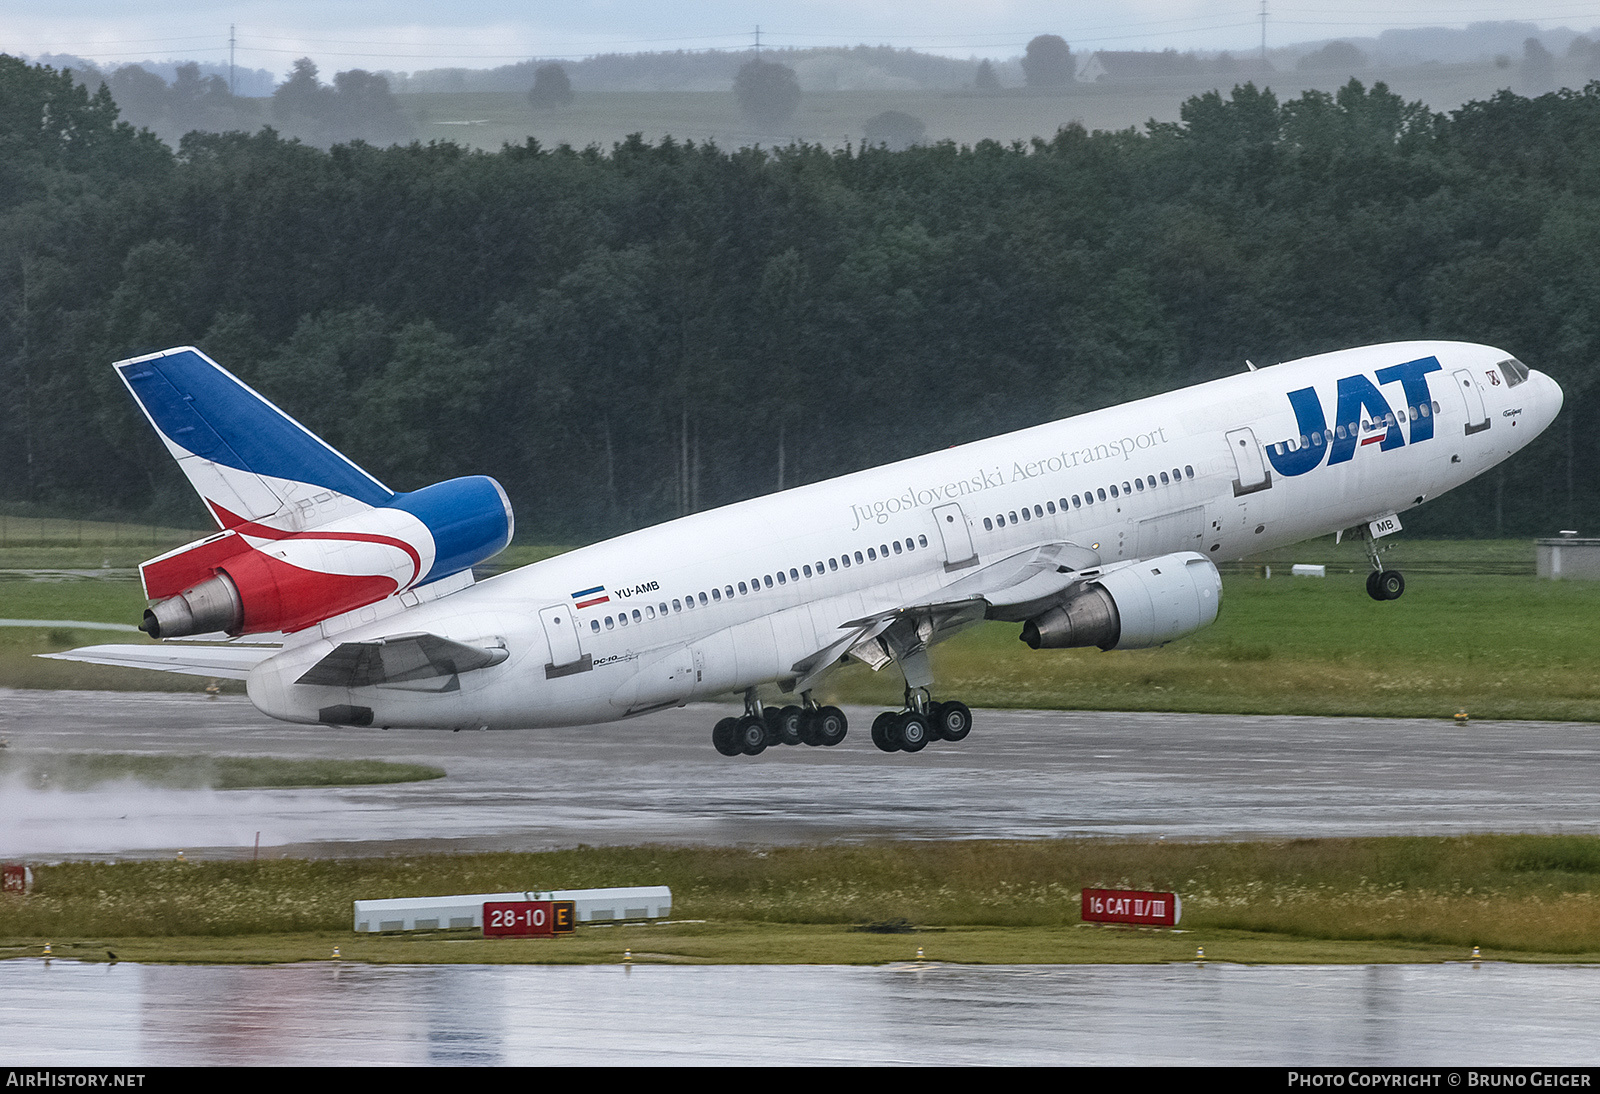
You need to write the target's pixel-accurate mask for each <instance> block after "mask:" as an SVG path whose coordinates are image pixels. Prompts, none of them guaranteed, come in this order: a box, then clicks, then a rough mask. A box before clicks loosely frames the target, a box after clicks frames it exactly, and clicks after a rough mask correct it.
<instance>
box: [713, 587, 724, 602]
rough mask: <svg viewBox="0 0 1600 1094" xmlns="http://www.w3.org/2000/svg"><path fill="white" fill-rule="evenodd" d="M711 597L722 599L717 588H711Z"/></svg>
mask: <svg viewBox="0 0 1600 1094" xmlns="http://www.w3.org/2000/svg"><path fill="white" fill-rule="evenodd" d="M711 599H712V600H721V599H722V593H721V592H720V591H719V590H717V589H712V590H711Z"/></svg>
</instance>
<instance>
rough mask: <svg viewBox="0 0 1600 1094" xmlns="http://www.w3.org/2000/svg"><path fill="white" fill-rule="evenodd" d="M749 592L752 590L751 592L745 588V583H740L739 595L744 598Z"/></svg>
mask: <svg viewBox="0 0 1600 1094" xmlns="http://www.w3.org/2000/svg"><path fill="white" fill-rule="evenodd" d="M749 591H750V590H749V589H748V588H746V587H745V583H744V582H742V581H741V582H739V595H740V596H744V595H745V594H747V593H748V592H749Z"/></svg>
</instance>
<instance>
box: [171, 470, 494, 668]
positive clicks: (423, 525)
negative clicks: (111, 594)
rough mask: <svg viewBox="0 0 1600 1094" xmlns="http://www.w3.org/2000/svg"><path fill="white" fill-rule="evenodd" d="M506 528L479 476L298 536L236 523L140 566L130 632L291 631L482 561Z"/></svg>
mask: <svg viewBox="0 0 1600 1094" xmlns="http://www.w3.org/2000/svg"><path fill="white" fill-rule="evenodd" d="M267 519H270V518H267ZM513 530H514V518H513V516H512V513H511V503H510V501H509V500H508V499H507V498H506V494H505V491H504V490H502V489H501V487H500V484H499V483H497V482H496V481H495V480H494V479H491V478H488V477H487V476H483V475H474V476H470V477H467V478H459V479H449V480H447V481H445V482H441V483H435V484H434V485H432V486H429V487H426V488H424V489H422V490H417V491H414V492H412V493H409V494H395V495H393V496H392V497H390V498H389V500H387V501H385V502H384V503H383V504H381V505H376V506H373V507H372V508H369V509H365V510H364V511H362V512H358V513H354V514H351V515H347V516H341V517H338V518H337V519H335V520H332V521H330V522H329V523H327V524H324V525H320V526H317V527H314V528H309V529H305V530H301V531H288V530H285V529H282V528H277V527H273V526H272V524H271V523H267V522H266V520H263V521H261V522H257V521H249V520H245V521H241V522H239V523H238V524H236V525H234V526H233V527H230V528H229V529H228V530H227V531H225V532H221V533H219V534H217V535H214V536H210V537H207V538H206V539H203V540H199V541H197V542H195V543H191V544H188V545H186V546H184V547H180V548H178V549H177V550H176V551H172V552H169V553H168V554H165V555H162V556H161V557H160V558H155V559H151V560H150V561H149V562H146V563H145V564H144V565H143V566H141V567H140V574H141V576H142V577H143V579H144V585H145V595H146V597H148V598H149V599H150V600H154V601H157V603H155V604H153V605H152V606H151V607H150V608H149V609H148V610H147V611H146V612H145V613H144V622H143V623H141V624H140V629H141V630H143V631H144V632H145V633H147V634H149V635H150V636H151V637H152V638H176V637H181V636H183V635H190V634H209V633H211V632H214V631H225V632H227V633H228V634H234V635H238V634H259V633H264V632H271V631H283V632H285V633H288V632H292V631H297V630H301V629H303V628H305V627H309V626H312V625H314V624H317V623H320V622H322V621H323V620H324V619H330V618H332V617H333V616H336V615H339V614H341V613H343V612H348V611H352V610H354V609H356V608H361V607H365V606H366V605H368V604H373V603H376V602H377V601H380V600H383V599H384V598H386V597H389V596H393V595H394V594H395V593H399V592H404V591H405V590H407V589H411V588H415V587H417V586H419V585H426V584H428V583H429V582H432V581H437V580H439V579H440V578H444V577H449V576H450V575H451V574H457V573H460V572H461V571H463V570H466V569H468V568H469V567H471V566H473V565H475V564H477V563H479V562H482V561H484V560H485V559H488V558H492V557H493V556H495V555H496V554H498V553H499V552H500V551H501V550H503V549H504V548H505V546H506V544H508V543H510V542H511V536H512V532H513Z"/></svg>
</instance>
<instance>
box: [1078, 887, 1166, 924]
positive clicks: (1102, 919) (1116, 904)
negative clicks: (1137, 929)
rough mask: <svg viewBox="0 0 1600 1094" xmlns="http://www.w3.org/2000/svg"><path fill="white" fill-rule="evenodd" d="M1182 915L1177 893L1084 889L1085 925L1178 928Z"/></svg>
mask: <svg viewBox="0 0 1600 1094" xmlns="http://www.w3.org/2000/svg"><path fill="white" fill-rule="evenodd" d="M1182 914H1183V901H1182V900H1180V899H1179V898H1178V894H1177V893H1150V892H1145V891H1144V890H1141V889H1085V890H1084V891H1083V921H1084V922H1085V923H1137V924H1139V925H1140V926H1145V927H1176V926H1177V925H1178V917H1179V916H1181V915H1182Z"/></svg>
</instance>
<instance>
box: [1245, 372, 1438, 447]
mask: <svg viewBox="0 0 1600 1094" xmlns="http://www.w3.org/2000/svg"><path fill="white" fill-rule="evenodd" d="M1439 370H1440V365H1439V359H1438V358H1436V357H1423V358H1421V359H1419V360H1416V361H1407V362H1406V363H1405V364H1403V365H1394V366H1393V367H1391V368H1381V369H1379V370H1378V371H1377V373H1376V374H1375V375H1376V376H1377V378H1378V384H1395V383H1398V384H1400V385H1401V386H1402V389H1403V390H1404V392H1405V397H1406V403H1407V408H1406V409H1402V410H1401V411H1400V412H1399V413H1398V414H1397V413H1396V412H1395V410H1394V408H1393V407H1391V406H1390V405H1389V400H1387V399H1385V398H1384V397H1383V393H1382V392H1381V391H1379V390H1378V388H1377V386H1376V385H1374V384H1373V382H1372V381H1371V380H1369V379H1367V377H1366V376H1365V375H1361V374H1358V375H1356V376H1346V377H1345V378H1344V379H1342V380H1340V381H1339V396H1338V407H1337V409H1336V410H1335V411H1334V415H1333V421H1334V424H1333V426H1332V427H1331V428H1330V427H1329V426H1328V420H1327V418H1326V417H1324V416H1323V411H1322V400H1321V399H1319V398H1317V392H1316V389H1315V388H1309V387H1303V388H1301V389H1300V390H1299V391H1291V392H1289V405H1290V406H1292V407H1294V416H1295V420H1296V421H1297V422H1298V423H1299V425H1300V436H1299V438H1297V441H1298V443H1297V444H1295V446H1294V447H1290V446H1289V445H1282V444H1269V445H1268V446H1267V458H1268V459H1269V460H1271V461H1272V466H1273V467H1274V468H1276V469H1277V472H1278V474H1280V475H1304V474H1305V473H1306V472H1307V471H1310V470H1311V469H1312V468H1314V467H1316V466H1318V465H1319V464H1321V463H1322V458H1323V456H1327V457H1328V464H1329V465H1330V466H1331V465H1333V464H1336V463H1344V462H1345V461H1347V460H1349V459H1351V458H1353V457H1354V456H1355V454H1356V448H1357V447H1358V446H1363V447H1364V446H1366V445H1369V444H1376V445H1377V446H1378V450H1379V451H1381V452H1387V451H1389V450H1390V449H1391V448H1399V447H1401V446H1402V445H1404V444H1405V443H1406V439H1405V437H1404V436H1402V434H1401V430H1400V425H1401V423H1402V422H1405V421H1406V419H1408V418H1409V419H1410V425H1411V443H1412V444H1416V443H1417V442H1418V441H1426V440H1429V439H1430V438H1432V436H1433V405H1432V401H1433V396H1432V394H1431V393H1430V392H1429V391H1428V373H1430V372H1438V371H1439ZM1362 432H1366V433H1367V434H1368V435H1367V436H1366V437H1364V438H1363V437H1362V436H1361V434H1362ZM1330 450H1331V453H1330Z"/></svg>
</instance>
